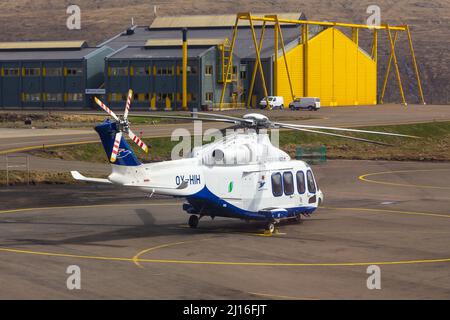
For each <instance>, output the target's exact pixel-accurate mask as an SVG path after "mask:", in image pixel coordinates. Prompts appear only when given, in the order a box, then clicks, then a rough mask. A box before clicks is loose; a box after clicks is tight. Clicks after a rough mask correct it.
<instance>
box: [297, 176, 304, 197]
mask: <svg viewBox="0 0 450 320" xmlns="http://www.w3.org/2000/svg"><path fill="white" fill-rule="evenodd" d="M305 191H306V186H305V174H304V173H303V171H297V192H298V193H299V194H304V193H305Z"/></svg>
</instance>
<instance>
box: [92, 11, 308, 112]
mask: <svg viewBox="0 0 450 320" xmlns="http://www.w3.org/2000/svg"><path fill="white" fill-rule="evenodd" d="M279 16H280V17H285V18H287V19H299V18H300V19H306V18H305V16H304V15H303V14H300V13H298V14H279ZM235 19H236V15H208V16H181V17H157V18H156V19H155V20H154V21H153V23H152V25H151V26H150V27H143V26H135V27H133V28H130V29H128V30H127V31H126V32H124V33H121V34H119V35H117V36H115V37H114V38H112V39H110V40H107V41H106V42H104V43H103V44H101V45H100V46H108V47H111V48H113V49H114V50H116V51H115V52H114V53H113V54H111V55H109V56H108V57H107V58H106V64H105V88H106V93H107V97H106V99H107V101H108V103H109V105H110V106H111V108H113V109H119V110H120V109H123V107H124V104H125V101H126V96H127V92H128V89H130V88H131V89H133V90H134V93H135V97H134V100H135V101H134V104H133V108H136V109H140V110H174V109H180V108H181V99H182V98H181V91H182V90H181V59H182V43H181V29H182V28H183V27H186V28H188V107H189V108H190V109H192V108H193V107H197V108H202V107H205V106H211V105H212V106H217V105H218V104H219V102H220V98H221V92H222V88H223V84H224V82H225V80H226V79H224V77H225V71H224V70H225V69H226V65H227V62H228V59H229V50H230V40H231V38H232V35H233V28H232V27H233V25H234V22H235ZM255 28H256V36H257V38H258V40H259V36H260V32H261V25H260V24H258V23H256V26H255ZM282 32H283V37H284V41H285V44H286V45H288V44H289V43H295V42H298V41H299V38H300V30H299V27H298V26H296V25H289V24H287V25H282ZM273 56H274V29H273V26H270V25H268V26H267V27H266V31H265V40H264V43H263V47H262V50H261V60H262V64H263V70H264V74H265V79H266V81H267V83H266V85H267V87H268V91H269V94H271V93H272V92H273V90H272V89H273V88H272V86H273V84H272V79H273V77H272V74H273ZM255 61H256V59H255V48H254V43H253V37H252V33H251V30H250V27H249V26H248V23H245V22H244V21H242V23H241V25H240V26H239V31H238V36H237V39H236V45H235V49H234V55H233V67H232V70H230V71H231V75H230V78H229V79H228V80H229V82H228V85H227V91H226V92H225V95H224V102H225V107H226V106H231V107H235V106H237V105H242V106H244V105H245V103H246V101H247V98H248V91H249V86H250V83H251V76H252V72H253V68H254V66H255ZM263 97H264V91H263V87H262V82H261V79H260V77H259V76H258V78H257V80H256V82H255V89H254V92H253V97H252V99H251V101H252V104H256V103H257V101H259V100H261V99H262V98H263Z"/></svg>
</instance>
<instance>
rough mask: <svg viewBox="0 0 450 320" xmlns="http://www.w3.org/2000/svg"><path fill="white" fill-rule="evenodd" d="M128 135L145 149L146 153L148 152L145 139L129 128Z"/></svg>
mask: <svg viewBox="0 0 450 320" xmlns="http://www.w3.org/2000/svg"><path fill="white" fill-rule="evenodd" d="M128 136H129V137H130V139H131V140H133V142H134V143H136V144H137V145H138V146H139V147H140V148H141V149H142V150H144V152H145V153H148V147H147V145H146V144H145V143H144V141H142V140H141V139H139V137H138V136H137V135H135V134H134V133H133V131H131V130H128Z"/></svg>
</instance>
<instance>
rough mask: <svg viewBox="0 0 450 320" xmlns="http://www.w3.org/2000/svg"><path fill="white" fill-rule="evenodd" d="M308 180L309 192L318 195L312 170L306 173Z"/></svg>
mask: <svg viewBox="0 0 450 320" xmlns="http://www.w3.org/2000/svg"><path fill="white" fill-rule="evenodd" d="M306 179H307V182H308V190H309V192H311V193H316V183H315V181H314V177H313V174H312V172H311V170H308V172H306Z"/></svg>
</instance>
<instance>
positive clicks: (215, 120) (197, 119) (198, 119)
mask: <svg viewBox="0 0 450 320" xmlns="http://www.w3.org/2000/svg"><path fill="white" fill-rule="evenodd" d="M132 117H140V118H157V119H178V120H190V121H213V122H225V123H234V124H238V123H241V122H240V121H236V120H228V119H215V118H192V117H185V116H159V115H151V114H148V115H147V114H133V115H132Z"/></svg>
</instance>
